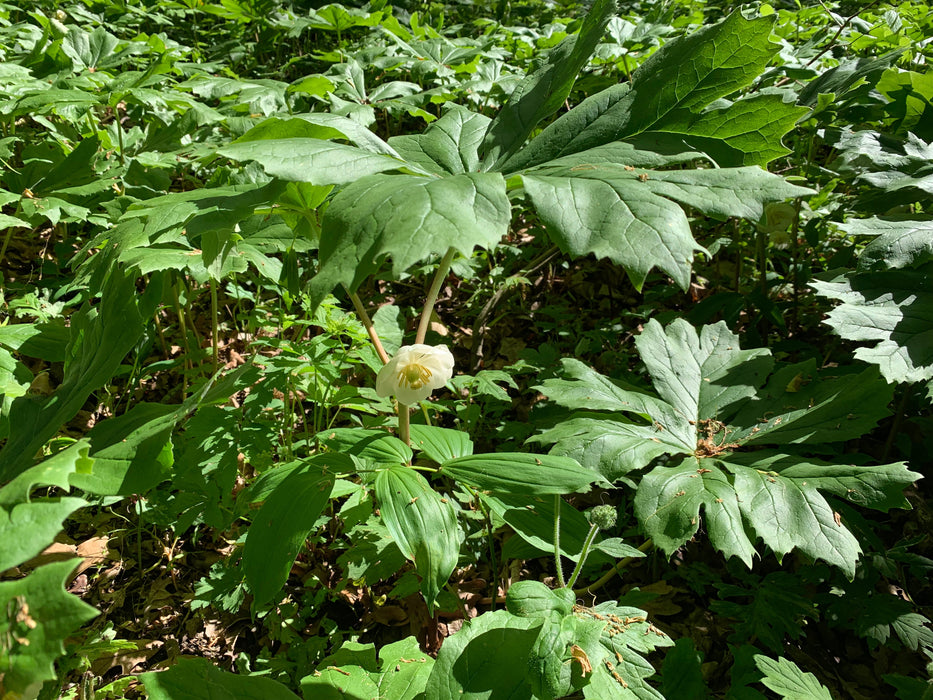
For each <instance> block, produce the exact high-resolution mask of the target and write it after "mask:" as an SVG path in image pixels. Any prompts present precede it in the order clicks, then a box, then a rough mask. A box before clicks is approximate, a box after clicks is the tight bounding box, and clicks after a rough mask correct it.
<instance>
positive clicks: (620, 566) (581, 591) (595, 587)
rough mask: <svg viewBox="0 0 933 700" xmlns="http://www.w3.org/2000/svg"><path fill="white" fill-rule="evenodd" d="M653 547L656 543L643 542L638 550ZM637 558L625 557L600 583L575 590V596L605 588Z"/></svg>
mask: <svg viewBox="0 0 933 700" xmlns="http://www.w3.org/2000/svg"><path fill="white" fill-rule="evenodd" d="M652 547H654V542H653V541H651V540H650V539H648V540H645V541H644V542H642V544H641V546H640V547H639V548H638V551H639V552H646V551H648V550H649V549H651V548H652ZM636 558H638V557H625V558H624V559H620V560H619V561H618V562H616V565H615V566H613V567H612V568H611V569H609V571H607V572H606V573H605V574H603V576H602V578H600V579H599V580H598V581H596V582H595V583H591V584H590V585H589V586H586V587H584V588H578V589H576V590H574V592H573V594H574V595H578V596H579V595H584V594H586V593H592V592H593V591H597V590H599V589H600V588H602V587H603V586H605V585H606V584H607V583H609V581H611V580H612V577H613V576H615V575H616V573H617V572H619V571H621V570H622V569H624V568H625V567H626V566H628V565H629V564H631V563H632V562H633V561H635V559H636Z"/></svg>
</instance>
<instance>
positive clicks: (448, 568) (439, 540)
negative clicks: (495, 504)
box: [376, 465, 460, 610]
mask: <svg viewBox="0 0 933 700" xmlns="http://www.w3.org/2000/svg"><path fill="white" fill-rule="evenodd" d="M376 500H377V501H378V502H379V508H380V511H381V513H382V521H383V522H384V523H385V525H386V527H387V528H388V529H389V532H390V533H391V534H392V537H393V538H394V539H395V541H396V543H397V544H398V546H399V549H401V550H402V553H403V554H404V555H405V556H406V557H408V558H409V559H410V560H412V561H413V562H414V563H415V569H416V570H417V571H418V574H419V575H420V576H421V592H422V593H423V594H424V599H425V601H426V602H427V604H428V609H430V610H433V609H434V605H435V601H436V600H437V595H438V593H440V591H441V589H442V588H443V587H444V585H445V584H446V583H447V579H449V578H450V574H451V573H452V572H453V570H454V567H455V566H456V565H457V560H458V559H459V556H460V535H459V532H458V530H457V515H456V513H455V512H454V509H453V505H451V503H450V502H449V501H448V499H446V498H441V496H440V494H439V493H437V491H435V490H434V489H433V488H431V485H430V484H429V483H428V482H427V480H426V479H425V478H424V477H423V476H421V474H419V473H418V472H416V471H415V470H413V469H412V468H411V467H406V466H401V465H399V466H395V467H389V468H387V469H384V470H381V471H380V472H379V473H378V474H377V475H376Z"/></svg>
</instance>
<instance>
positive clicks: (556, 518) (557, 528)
mask: <svg viewBox="0 0 933 700" xmlns="http://www.w3.org/2000/svg"><path fill="white" fill-rule="evenodd" d="M554 568H555V569H557V583H558V584H560V587H561V588H565V587H566V586H567V584H566V583H564V567H563V564H561V561H560V494H555V495H554Z"/></svg>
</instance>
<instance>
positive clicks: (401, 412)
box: [398, 401, 411, 447]
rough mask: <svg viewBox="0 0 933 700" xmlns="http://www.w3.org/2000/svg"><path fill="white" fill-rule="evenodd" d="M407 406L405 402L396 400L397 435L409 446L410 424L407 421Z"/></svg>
mask: <svg viewBox="0 0 933 700" xmlns="http://www.w3.org/2000/svg"><path fill="white" fill-rule="evenodd" d="M408 412H409V407H408V404H407V403H402V402H401V401H399V402H398V436H399V439H400V440H401V441H402V442H404V443H405V444H406V445H408V446H409V447H411V424H410V423H409V413H408Z"/></svg>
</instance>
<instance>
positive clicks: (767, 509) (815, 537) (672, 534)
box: [635, 452, 920, 578]
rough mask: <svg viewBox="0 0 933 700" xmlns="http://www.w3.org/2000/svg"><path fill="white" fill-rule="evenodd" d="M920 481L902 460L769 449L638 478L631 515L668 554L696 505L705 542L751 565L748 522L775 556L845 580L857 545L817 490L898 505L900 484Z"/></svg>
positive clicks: (688, 529) (692, 522)
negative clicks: (828, 569)
mask: <svg viewBox="0 0 933 700" xmlns="http://www.w3.org/2000/svg"><path fill="white" fill-rule="evenodd" d="M918 478H920V475H919V474H915V473H913V472H910V471H908V470H907V468H906V467H905V466H904V464H903V463H898V464H888V465H879V466H867V467H860V466H854V465H845V464H832V463H828V462H823V461H821V460H817V459H814V458H812V457H800V456H796V455H787V454H781V453H774V452H750V453H732V454H729V455H723V456H722V457H721V458H718V459H704V460H698V459H696V458H695V457H688V458H686V459H684V460H683V461H682V462H680V463H679V464H678V465H675V466H667V467H656V468H655V469H654V470H652V471H651V472H649V473H648V474H647V475H646V476H645V477H644V478H643V479H642V481H641V483H640V484H639V487H638V492H637V494H636V496H635V513H636V515H637V516H638V518H639V520H640V521H641V522H642V524H643V525H644V527H645V530H646V532H647V533H648V535H649V536H651V537H652V538H653V540H654V542H655V543H656V544H657V545H658V546H659V547H660V548H661V549H663V550H664V551H666V552H668V553H670V552H673V551H674V550H675V549H677V548H678V547H680V546H681V545H683V544H684V543H685V542H686V541H687V540H688V539H689V538H690V537H692V536H693V535H694V534H695V533H696V531H697V529H698V527H699V519H700V508H701V506H702V507H703V510H704V516H705V521H706V525H707V530H708V532H709V538H710V542H711V544H712V545H713V546H714V547H716V548H717V549H719V550H720V551H722V552H723V553H724V554H725V555H726V556H733V555H734V556H738V557H739V558H741V559H742V560H743V561H745V563H746V564H747V565H749V566H751V561H752V557H753V555H754V554H755V549H754V547H753V545H752V542H751V541H750V539H749V537H748V535H747V534H746V532H745V526H746V525H747V526H748V528H750V529H751V530H752V531H754V532H755V534H757V535H758V536H759V537H761V539H762V540H763V541H764V543H765V544H766V545H767V546H768V547H769V548H771V549H772V550H773V551H774V552H775V553H776V554H777V555H778V558H779V559H780V558H782V557H783V555H784V554H786V553H787V552H790V551H791V550H793V549H799V550H800V551H801V552H803V553H805V554H807V555H808V556H810V557H812V558H814V559H823V560H824V561H826V562H829V563H830V564H833V565H835V566H838V567H839V568H840V569H842V570H843V571H844V572H845V573H846V575H848V576H849V577H850V578H851V577H852V576H854V574H855V564H856V562H857V560H858V556H859V553H860V552H861V549H860V547H859V543H858V540H856V538H855V536H854V535H853V534H852V533H851V532H850V531H849V530H848V529H847V528H846V527H845V525H844V524H843V523H842V521H841V520H840V519H839V516H838V514H837V513H836V512H834V511H833V508H832V507H831V506H830V505H829V503H828V502H827V501H826V499H825V498H824V497H823V495H822V494H821V493H820V491H821V490H822V491H828V492H830V493H832V494H834V495H837V496H840V497H843V498H846V499H848V500H851V501H852V502H853V503H858V504H860V505H865V506H869V507H873V508H877V509H880V510H887V509H888V508H892V507H905V506H907V505H908V504H907V502H906V500H905V499H904V497H903V489H904V488H905V487H906V486H907V485H909V484H911V483H913V482H914V481H915V480H916V479H918Z"/></svg>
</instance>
